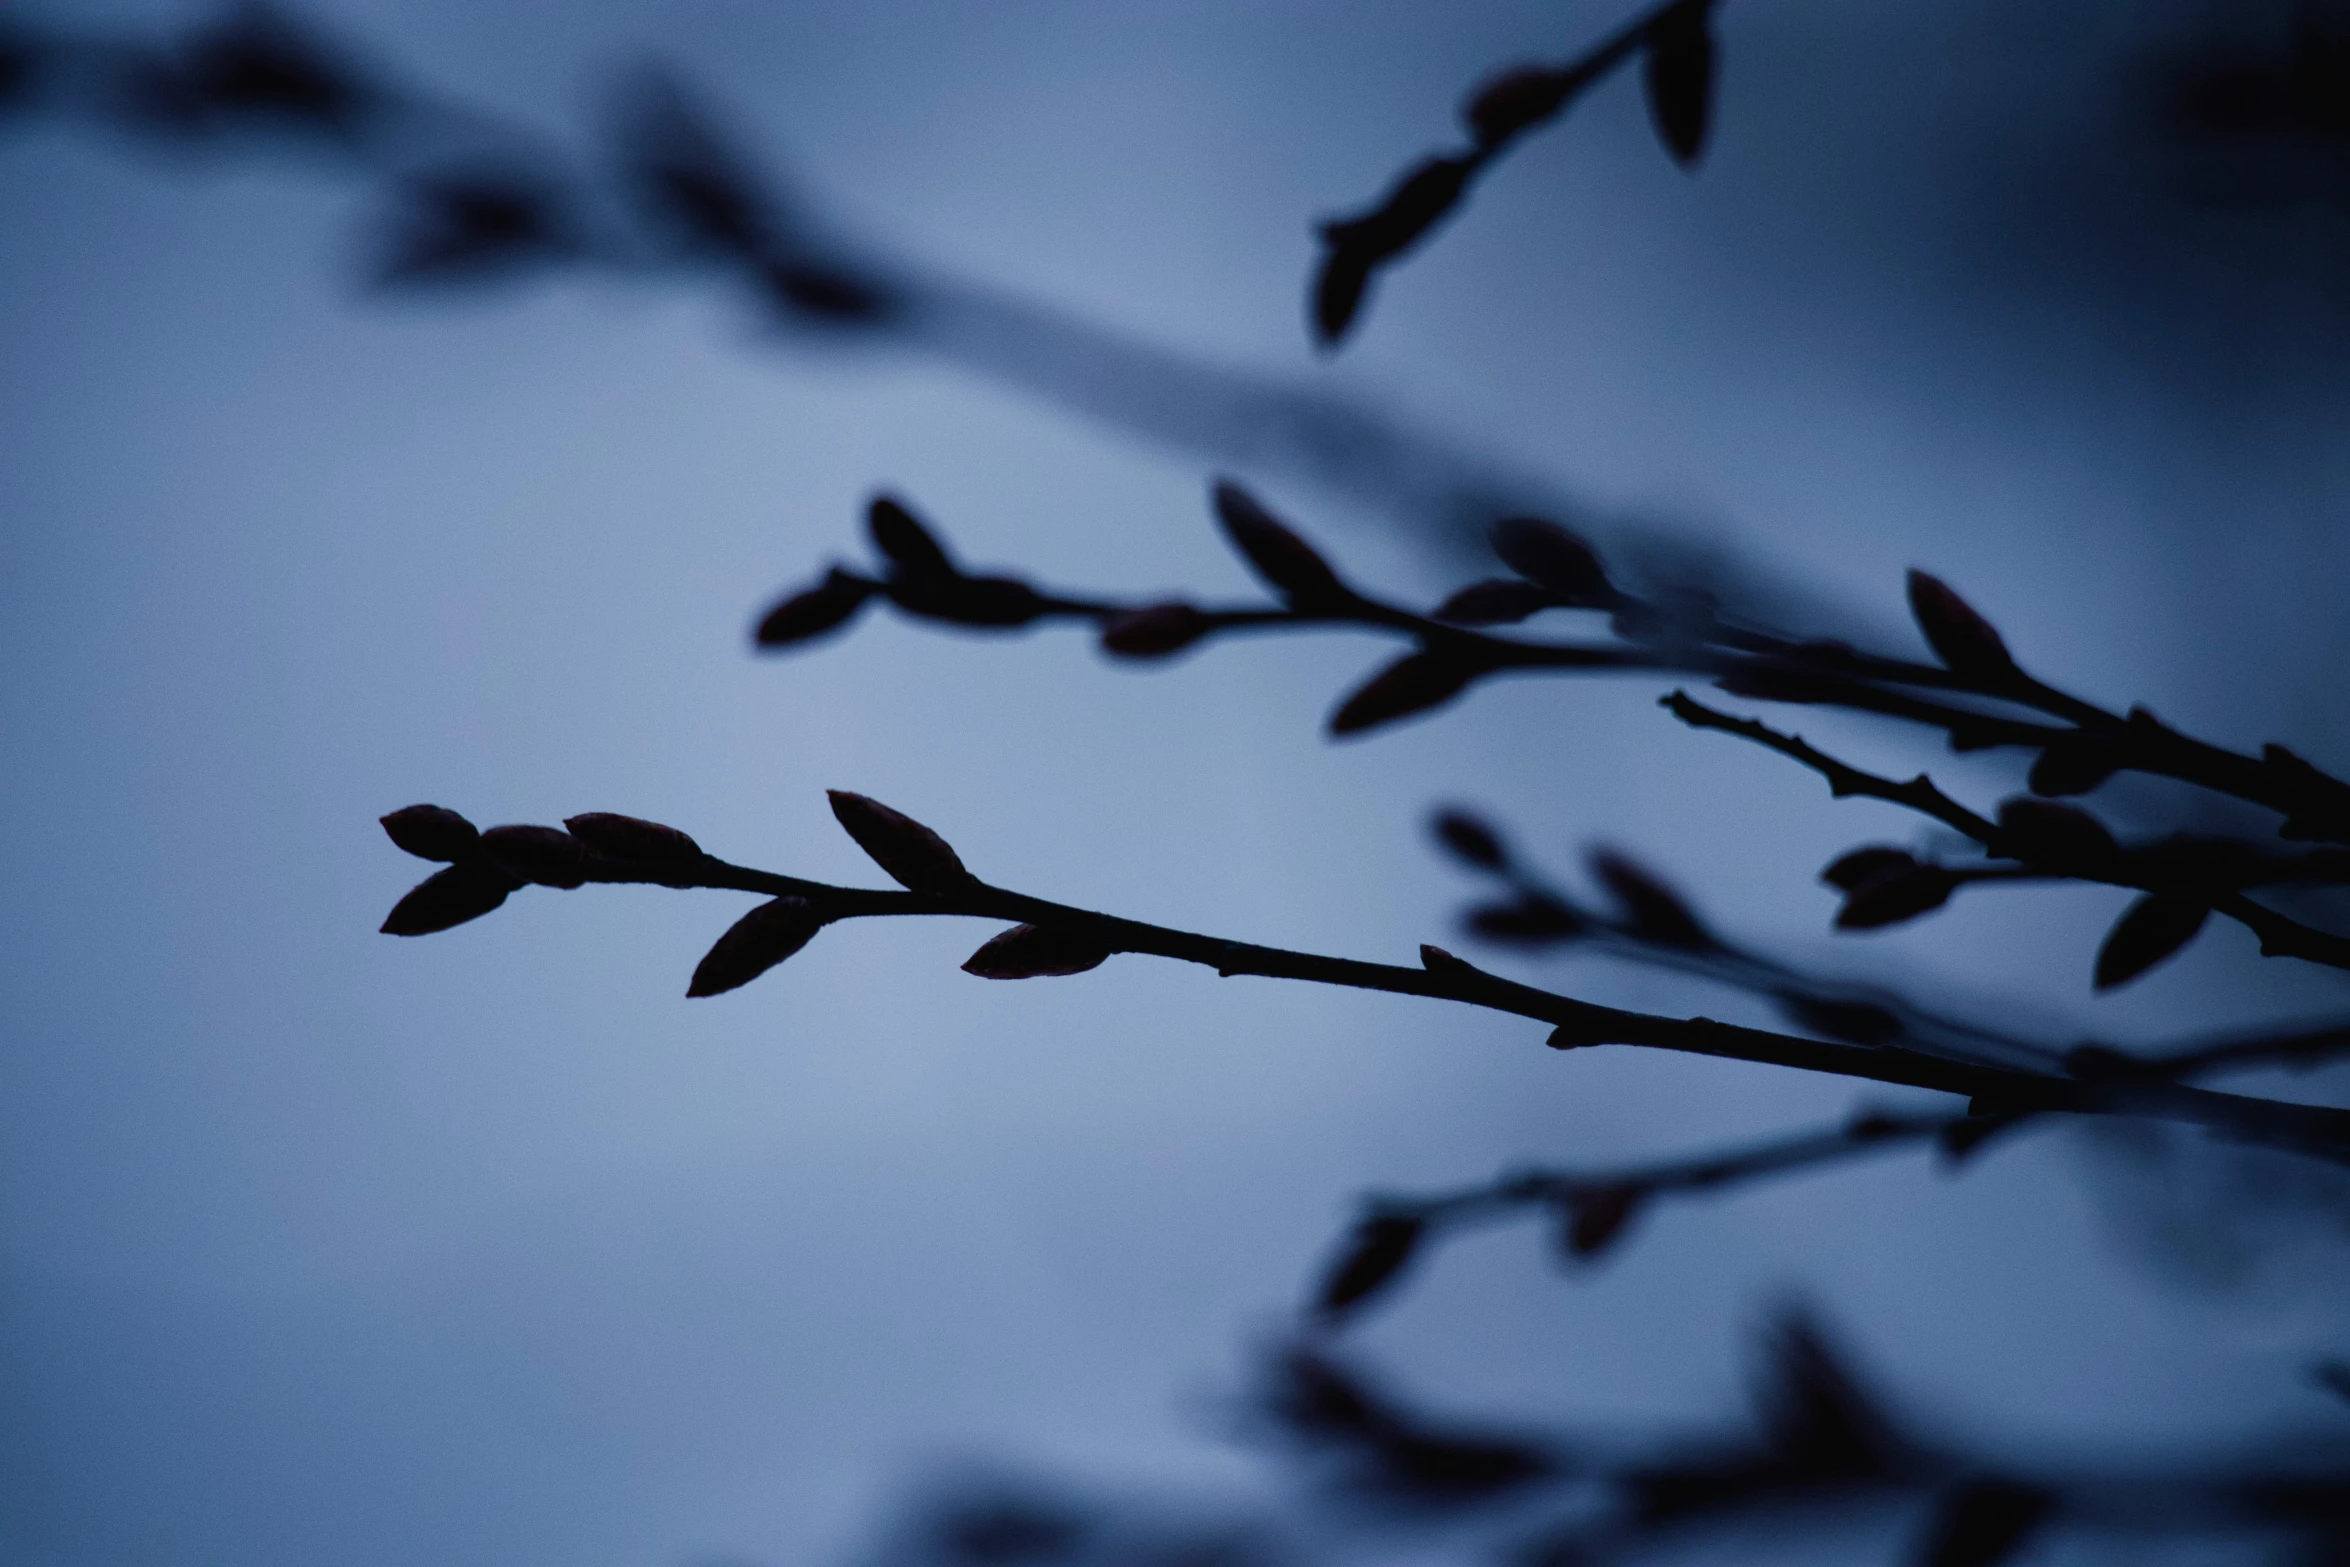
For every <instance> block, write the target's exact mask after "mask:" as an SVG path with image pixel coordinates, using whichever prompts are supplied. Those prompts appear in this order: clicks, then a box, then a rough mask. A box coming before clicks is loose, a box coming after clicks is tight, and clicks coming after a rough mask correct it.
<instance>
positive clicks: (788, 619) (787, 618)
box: [751, 566, 873, 648]
mask: <svg viewBox="0 0 2350 1567" xmlns="http://www.w3.org/2000/svg"><path fill="white" fill-rule="evenodd" d="M872 596H873V585H872V584H871V583H869V582H867V581H865V580H864V579H863V578H862V577H853V576H851V575H849V574H848V573H847V572H845V571H843V570H841V569H840V568H839V567H838V566H835V567H833V568H832V569H831V570H830V571H828V572H826V573H825V574H824V580H823V581H821V582H819V583H817V584H816V585H815V586H814V587H812V588H809V589H807V590H805V591H804V592H800V593H795V594H793V595H792V596H791V597H790V598H787V599H784V600H782V601H781V602H779V603H777V604H776V606H775V607H774V608H773V609H771V610H769V611H768V612H767V613H766V614H765V615H763V616H761V617H760V619H759V629H758V630H756V631H754V632H752V633H751V640H752V641H753V642H755V643H756V644H758V645H759V646H760V647H763V648H778V647H789V646H791V645H792V644H793V643H795V642H806V641H809V640H811V639H813V638H816V637H820V636H823V635H824V634H825V633H826V632H828V631H837V630H839V629H840V628H841V627H842V626H845V625H847V624H848V623H849V621H850V620H851V619H853V618H854V617H855V615H856V613H857V611H858V610H860V609H863V608H864V607H865V601H866V600H867V599H869V598H871V597H872Z"/></svg>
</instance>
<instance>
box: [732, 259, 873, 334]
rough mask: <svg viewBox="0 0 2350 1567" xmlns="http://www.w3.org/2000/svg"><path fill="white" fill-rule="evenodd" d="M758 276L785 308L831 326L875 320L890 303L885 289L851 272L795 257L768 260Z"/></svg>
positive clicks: (770, 293)
mask: <svg viewBox="0 0 2350 1567" xmlns="http://www.w3.org/2000/svg"><path fill="white" fill-rule="evenodd" d="M759 277H760V280H761V281H762V282H763V283H765V284H766V286H767V293H768V296H769V297H770V298H772V299H773V300H774V301H775V302H776V303H777V304H779V305H781V306H782V307H783V308H784V309H785V310H788V311H790V312H792V313H793V314H795V315H800V316H812V317H814V318H815V319H816V320H818V321H823V322H830V323H832V324H834V325H839V326H850V325H860V324H864V323H869V322H874V321H879V320H880V319H882V318H883V317H884V316H886V315H888V314H889V312H890V307H891V304H892V301H891V299H890V296H889V295H888V294H887V293H886V292H885V291H883V290H882V289H881V288H880V287H878V286H877V285H875V284H874V283H872V282H870V281H868V280H867V279H865V278H861V277H859V276H857V275H856V274H855V273H853V272H844V271H842V270H841V269H840V268H838V267H827V266H819V265H817V264H815V263H813V262H809V261H803V260H799V259H796V258H794V259H785V260H778V261H771V262H768V263H767V264H766V265H764V266H763V267H761V268H760V271H759Z"/></svg>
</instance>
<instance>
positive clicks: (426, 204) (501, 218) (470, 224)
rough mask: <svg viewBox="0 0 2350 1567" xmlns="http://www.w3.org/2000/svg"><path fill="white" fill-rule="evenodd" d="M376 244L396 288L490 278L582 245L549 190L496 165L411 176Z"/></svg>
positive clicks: (383, 273)
mask: <svg viewBox="0 0 2350 1567" xmlns="http://www.w3.org/2000/svg"><path fill="white" fill-rule="evenodd" d="M378 245H379V249H378V253H377V256H376V260H375V278H376V281H377V282H379V283H382V284H385V285H387V286H393V287H398V286H404V285H409V284H432V283H471V282H480V281H486V280H488V279H491V278H495V277H498V276H501V275H507V274H511V273H514V272H517V271H519V270H521V269H522V268H523V267H526V266H529V265H532V264H534V263H537V262H543V261H551V260H554V259H556V258H557V257H560V256H564V255H567V254H569V253H570V252H571V251H573V250H575V249H576V248H577V242H576V240H575V238H574V237H573V235H572V234H571V232H570V225H569V224H568V223H567V222H566V221H565V220H564V217H563V215H562V213H561V210H560V207H559V203H558V201H557V199H556V196H555V193H554V192H553V191H552V190H551V189H549V188H548V187H547V186H546V185H545V184H544V183H543V182H542V181H539V180H536V179H532V178H530V177H528V176H525V175H521V174H515V173H503V172H497V171H491V170H474V171H452V172H447V173H441V174H433V175H427V176H424V177H421V178H418V179H414V180H410V181H408V182H406V184H405V185H404V186H403V187H402V190H401V205H400V209H399V211H398V213H397V214H396V215H395V216H394V217H393V218H392V219H391V221H390V222H389V223H387V224H386V225H385V227H384V229H383V231H382V236H381V238H380V240H379V241H378Z"/></svg>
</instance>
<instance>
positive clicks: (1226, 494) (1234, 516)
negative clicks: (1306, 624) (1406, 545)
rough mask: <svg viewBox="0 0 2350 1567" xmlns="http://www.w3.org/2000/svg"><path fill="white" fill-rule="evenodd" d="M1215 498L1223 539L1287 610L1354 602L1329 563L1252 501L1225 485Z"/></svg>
mask: <svg viewBox="0 0 2350 1567" xmlns="http://www.w3.org/2000/svg"><path fill="white" fill-rule="evenodd" d="M1215 498H1216V517H1217V520H1218V521H1219V522H1221V523H1222V524H1223V525H1224V536H1225V537H1226V538H1227V539H1230V540H1231V541H1232V547H1233V548H1234V549H1237V550H1238V551H1240V553H1241V555H1242V556H1244V557H1245V558H1246V559H1247V561H1248V563H1249V565H1250V566H1252V567H1254V568H1255V570H1256V573H1257V575H1258V576H1260V577H1262V578H1263V579H1264V580H1265V583H1266V585H1267V586H1268V587H1270V588H1272V590H1273V591H1274V592H1276V593H1278V594H1280V595H1281V598H1282V600H1283V602H1285V603H1286V604H1288V605H1289V607H1290V608H1291V609H1298V610H1312V609H1329V608H1332V607H1335V606H1337V605H1341V604H1349V603H1352V602H1353V601H1354V594H1353V593H1352V592H1350V591H1349V590H1348V589H1347V586H1346V584H1345V583H1343V582H1340V581H1339V580H1338V573H1336V572H1335V571H1332V570H1331V569H1330V563H1329V562H1328V561H1325V560H1324V559H1322V557H1321V556H1320V555H1318V554H1316V553H1315V552H1314V547H1313V546H1312V545H1310V544H1308V543H1307V542H1306V541H1305V540H1304V539H1301V538H1299V537H1298V536H1297V534H1295V533H1294V532H1292V531H1291V530H1290V529H1289V527H1288V526H1287V525H1286V524H1284V523H1282V522H1281V521H1279V520H1278V519H1276V518H1275V517H1274V515H1273V514H1272V513H1271V512H1269V511H1267V510H1265V508H1264V507H1263V506H1261V505H1259V504H1258V502H1257V498H1256V497H1255V496H1253V495H1251V494H1249V493H1248V491H1246V490H1244V489H1242V488H1241V487H1240V486H1239V485H1237V484H1234V483H1233V482H1232V481H1231V480H1229V479H1218V480H1217V481H1216V489H1215Z"/></svg>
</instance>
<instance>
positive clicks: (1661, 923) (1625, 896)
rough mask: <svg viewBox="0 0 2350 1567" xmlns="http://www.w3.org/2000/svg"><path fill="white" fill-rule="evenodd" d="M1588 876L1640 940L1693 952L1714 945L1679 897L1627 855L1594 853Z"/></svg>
mask: <svg viewBox="0 0 2350 1567" xmlns="http://www.w3.org/2000/svg"><path fill="white" fill-rule="evenodd" d="M1591 874H1592V875H1594V876H1596V877H1598V878H1599V881H1600V885H1601V886H1603V887H1605V888H1607V890H1608V896H1609V897H1611V898H1613V899H1615V902H1616V908H1617V909H1618V910H1619V911H1620V912H1621V913H1622V914H1623V916H1624V923H1625V924H1626V925H1628V926H1630V927H1631V930H1632V934H1633V935H1635V936H1637V937H1639V938H1640V939H1641V940H1642V941H1647V942H1653V943H1654V944H1656V945H1657V946H1660V947H1685V948H1688V949H1691V950H1693V951H1694V950H1699V949H1703V948H1706V947H1711V946H1713V945H1714V944H1715V942H1714V938H1713V933H1712V932H1710V931H1708V930H1707V929H1706V928H1705V926H1704V924H1703V923H1702V922H1700V921H1699V919H1698V917H1697V915H1696V914H1695V913H1694V912H1693V911H1692V910H1691V909H1690V907H1689V905H1688V904H1686V903H1684V902H1682V901H1681V895H1680V894H1679V893H1677V892H1675V891H1674V890H1673V889H1672V888H1670V887H1668V886H1666V885H1665V884H1664V883H1663V882H1662V881H1660V880H1658V879H1657V877H1656V876H1655V875H1653V874H1652V873H1650V871H1649V870H1648V869H1647V868H1646V867H1645V866H1643V865H1641V864H1640V863H1639V862H1637V861H1636V860H1634V859H1632V858H1631V857H1630V856H1629V855H1626V854H1624V853H1622V852H1620V851H1619V850H1615V849H1598V850H1594V851H1593V853H1592V855H1591Z"/></svg>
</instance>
